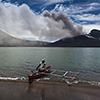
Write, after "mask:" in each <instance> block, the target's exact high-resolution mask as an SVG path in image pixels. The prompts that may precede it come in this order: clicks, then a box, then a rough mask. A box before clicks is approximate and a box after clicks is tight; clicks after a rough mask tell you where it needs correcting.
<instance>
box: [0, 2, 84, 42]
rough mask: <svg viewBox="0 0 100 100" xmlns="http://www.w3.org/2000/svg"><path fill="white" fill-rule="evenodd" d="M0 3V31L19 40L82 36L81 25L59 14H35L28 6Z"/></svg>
mask: <svg viewBox="0 0 100 100" xmlns="http://www.w3.org/2000/svg"><path fill="white" fill-rule="evenodd" d="M6 5H7V4H5V3H4V4H3V3H0V29H1V30H3V31H5V32H6V33H9V34H10V35H12V36H15V37H19V38H35V39H36V40H51V41H52V40H56V39H60V38H65V37H73V36H77V35H81V34H84V32H83V31H82V30H83V28H82V26H81V25H74V23H73V21H72V20H71V19H70V18H69V17H68V16H67V15H64V14H63V13H61V12H58V13H57V12H51V13H50V12H48V11H45V12H43V14H41V15H39V14H35V12H33V11H32V10H31V9H30V8H29V7H28V5H26V4H23V5H21V6H17V5H14V4H9V5H7V6H6Z"/></svg>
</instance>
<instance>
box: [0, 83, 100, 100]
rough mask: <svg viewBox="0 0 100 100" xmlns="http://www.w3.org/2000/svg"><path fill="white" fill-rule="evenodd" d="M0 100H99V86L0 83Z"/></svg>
mask: <svg viewBox="0 0 100 100" xmlns="http://www.w3.org/2000/svg"><path fill="white" fill-rule="evenodd" d="M0 100H100V86H89V85H82V84H81V85H78V84H77V85H74V84H72V85H71V86H68V85H67V84H66V83H61V82H46V81H39V82H33V83H32V84H28V82H27V81H26V82H21V81H19V82H16V81H0Z"/></svg>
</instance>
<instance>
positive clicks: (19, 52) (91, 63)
mask: <svg viewBox="0 0 100 100" xmlns="http://www.w3.org/2000/svg"><path fill="white" fill-rule="evenodd" d="M41 59H45V60H46V64H47V66H48V65H52V68H53V69H62V70H69V71H76V72H79V73H80V74H79V75H78V78H79V79H81V80H87V81H99V82H100V48H54V47H53V48H51V47H50V48H46V47H0V77H27V75H28V74H30V73H31V70H33V69H34V68H35V67H36V66H37V65H38V64H39V62H40V61H41Z"/></svg>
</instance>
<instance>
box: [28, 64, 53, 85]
mask: <svg viewBox="0 0 100 100" xmlns="http://www.w3.org/2000/svg"><path fill="white" fill-rule="evenodd" d="M50 68H51V66H48V67H46V68H45V71H43V72H35V73H33V74H30V75H29V76H28V81H29V84H31V83H32V82H33V80H34V79H38V78H41V77H43V76H44V75H46V73H48V72H49V71H50Z"/></svg>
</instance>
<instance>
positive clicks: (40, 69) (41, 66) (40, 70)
mask: <svg viewBox="0 0 100 100" xmlns="http://www.w3.org/2000/svg"><path fill="white" fill-rule="evenodd" d="M45 65H46V64H45V60H44V59H42V61H41V62H40V64H39V65H38V66H37V68H36V70H38V71H39V72H43V71H45Z"/></svg>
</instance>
